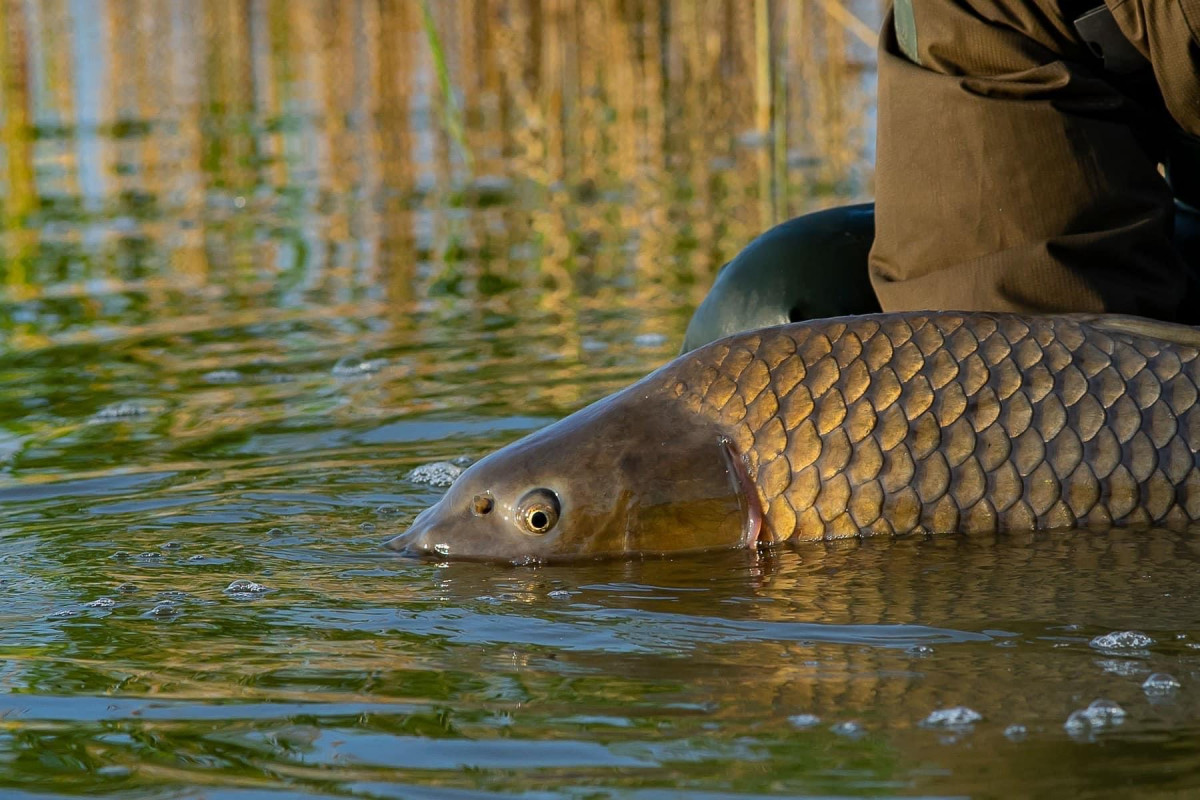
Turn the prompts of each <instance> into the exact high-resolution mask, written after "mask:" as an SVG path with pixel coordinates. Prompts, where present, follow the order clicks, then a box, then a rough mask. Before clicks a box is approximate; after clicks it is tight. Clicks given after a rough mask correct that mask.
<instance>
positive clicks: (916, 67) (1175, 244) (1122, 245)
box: [684, 0, 1200, 351]
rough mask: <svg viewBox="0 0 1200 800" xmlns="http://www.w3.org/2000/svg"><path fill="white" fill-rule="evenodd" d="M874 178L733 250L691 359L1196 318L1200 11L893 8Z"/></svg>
mask: <svg viewBox="0 0 1200 800" xmlns="http://www.w3.org/2000/svg"><path fill="white" fill-rule="evenodd" d="M875 181H876V202H875V204H874V205H873V206H872V205H859V206H851V207H847V208H841V209H833V210H830V211H823V212H818V213H815V214H809V215H806V216H803V217H799V218H797V219H793V220H790V221H788V222H785V223H783V224H782V225H779V226H777V227H776V228H773V229H772V230H770V231H768V232H766V233H765V234H763V235H762V236H760V237H759V238H758V239H756V240H755V241H754V242H752V243H751V244H750V245H749V246H748V247H747V248H746V249H745V250H744V251H742V252H741V253H740V254H738V256H736V257H735V258H734V259H733V260H732V261H731V262H730V263H729V264H728V265H726V267H725V268H724V269H723V270H722V271H721V273H720V274H719V275H718V277H717V280H716V282H715V284H714V286H713V289H712V291H711V292H710V294H709V295H708V296H707V297H706V298H705V300H704V302H703V303H702V304H701V306H700V307H699V308H698V309H697V311H696V314H695V315H694V317H693V318H692V321H691V323H690V324H689V326H688V330H687V334H686V336H685V341H684V350H685V351H687V350H690V349H693V348H695V347H698V346H700V345H702V344H705V343H707V342H709V341H712V340H714V339H717V338H720V337H722V336H726V335H728V334H731V333H734V332H737V331H741V330H748V329H752V328H758V327H764V326H766V325H776V324H781V323H784V322H788V321H796V320H801V319H812V318H818V317H828V316H838V315H842V314H859V313H869V312H873V311H880V310H883V311H911V310H924V309H945V310H957V311H1018V312H1029V313H1047V314H1054V313H1067V312H1109V313H1123V314H1135V315H1140V316H1146V317H1151V318H1155V319H1160V320H1166V321H1172V322H1183V323H1189V324H1200V277H1198V276H1200V0H1109V2H1108V3H1107V4H1104V5H1098V4H1096V2H1095V0H1084V2H1070V1H1066V0H1059V1H1057V2H1056V1H1055V0H1030V1H1029V2H1018V1H1016V0H1009V1H1006V0H962V1H961V2H947V0H896V2H895V4H894V6H893V7H892V8H891V10H890V11H889V12H888V14H887V16H886V18H885V20H884V24H883V29H882V32H881V36H880V45H879V115H878V145H877V162H876V178H875Z"/></svg>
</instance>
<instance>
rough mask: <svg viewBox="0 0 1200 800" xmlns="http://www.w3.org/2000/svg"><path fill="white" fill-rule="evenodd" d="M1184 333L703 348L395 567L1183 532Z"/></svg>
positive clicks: (1160, 329) (979, 318) (963, 334)
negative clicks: (420, 556)
mask: <svg viewBox="0 0 1200 800" xmlns="http://www.w3.org/2000/svg"><path fill="white" fill-rule="evenodd" d="M1197 387H1200V330H1197V329H1193V328H1189V327H1185V326H1180V325H1172V324H1168V323H1160V322H1153V321H1150V320H1144V319H1139V318H1136V317H1121V316H1108V315H1097V316H1089V315H1066V316H1021V315H1015V314H991V313H941V312H938V313H899V314H874V315H864V316H858V317H845V318H840V319H830V320H816V321H810V322H802V323H796V324H792V325H784V326H780V327H776V328H766V329H763V330H759V331H753V332H750V333H745V334H739V335H736V336H732V337H729V338H726V339H722V340H720V341H718V342H714V343H713V344H710V345H708V346H706V347H704V348H701V349H699V350H697V351H694V352H692V353H688V354H685V355H683V356H680V357H679V358H677V359H676V360H674V361H672V362H671V363H669V364H667V365H666V366H664V367H662V368H661V369H659V370H657V371H656V372H654V373H652V374H651V375H649V376H647V377H646V378H644V379H642V380H641V381H639V382H637V383H635V384H634V385H632V386H630V387H629V388H627V389H625V390H623V391H621V392H618V393H617V394H614V395H612V396H610V397H608V398H605V399H604V400H601V401H599V402H598V403H596V404H594V405H592V406H589V407H588V408H586V409H584V410H582V411H580V412H578V413H576V414H574V415H572V416H570V417H567V418H566V419H564V420H561V421H560V422H558V423H556V424H554V425H552V426H550V427H548V428H545V429H543V430H541V431H538V432H537V433H534V434H532V435H531V436H528V437H526V438H524V439H522V440H520V441H518V442H515V443H514V444H512V445H509V446H508V447H506V448H503V449H501V450H500V451H498V452H496V453H494V454H492V455H491V456H489V457H487V458H485V459H483V460H482V461H480V462H479V463H477V464H475V465H474V466H472V467H471V468H470V469H468V470H467V471H466V472H465V473H464V474H463V475H462V476H461V477H460V478H459V479H458V481H456V482H455V484H454V485H453V486H452V487H451V488H450V490H449V491H448V492H447V494H446V495H445V497H443V498H442V500H440V501H439V502H438V503H437V504H436V505H435V506H433V507H432V508H430V509H428V510H427V511H425V512H424V513H422V514H421V515H420V516H419V517H418V518H417V520H416V521H415V522H414V524H413V526H412V528H411V529H410V530H409V531H408V532H406V533H404V534H401V535H400V536H398V537H396V538H395V539H393V540H392V541H391V542H389V543H388V545H389V547H392V548H393V549H398V550H404V551H406V552H409V553H437V554H440V555H443V556H448V557H456V556H457V557H467V558H470V557H474V558H488V559H501V560H512V561H521V560H548V559H562V558H570V557H588V556H601V555H617V554H633V553H643V554H645V553H669V552H677V551H686V550H701V549H713V548H720V547H748V546H755V545H757V544H762V543H777V542H782V541H788V540H822V539H835V538H844V537H854V536H868V535H905V534H912V533H948V532H964V533H996V532H1003V531H1018V530H1020V531H1029V530H1052V529H1069V528H1077V527H1088V528H1108V527H1149V526H1162V527H1170V528H1183V527H1186V526H1188V525H1189V524H1190V523H1193V522H1196V521H1198V520H1200V459H1198V457H1197V453H1198V452H1200V407H1198V406H1197V402H1196V401H1197V396H1198V390H1197Z"/></svg>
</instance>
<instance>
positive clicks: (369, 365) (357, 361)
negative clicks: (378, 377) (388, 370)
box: [333, 356, 387, 378]
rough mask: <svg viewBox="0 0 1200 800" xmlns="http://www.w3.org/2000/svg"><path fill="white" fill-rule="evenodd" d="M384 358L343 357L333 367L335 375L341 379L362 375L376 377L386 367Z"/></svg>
mask: <svg viewBox="0 0 1200 800" xmlns="http://www.w3.org/2000/svg"><path fill="white" fill-rule="evenodd" d="M386 364H387V361H386V360H385V359H382V358H372V359H368V358H359V357H358V356H343V357H342V358H339V359H338V361H337V363H336V364H334V365H333V374H334V375H336V376H337V377H339V378H354V377H358V376H360V375H374V374H375V373H376V372H379V370H381V369H383V368H384V366H386Z"/></svg>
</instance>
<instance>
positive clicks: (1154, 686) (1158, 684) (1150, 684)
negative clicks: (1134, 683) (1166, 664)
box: [1142, 672, 1183, 697]
mask: <svg viewBox="0 0 1200 800" xmlns="http://www.w3.org/2000/svg"><path fill="white" fill-rule="evenodd" d="M1182 686H1183V684H1182V683H1180V682H1179V680H1178V679H1177V678H1176V677H1175V676H1174V675H1168V674H1167V673H1165V672H1156V673H1154V674H1153V675H1151V676H1150V677H1149V678H1146V680H1145V681H1144V682H1143V683H1142V691H1143V692H1145V693H1146V694H1148V695H1153V696H1158V697H1161V696H1163V695H1168V694H1174V693H1175V692H1176V691H1178V690H1179V688H1180V687H1182Z"/></svg>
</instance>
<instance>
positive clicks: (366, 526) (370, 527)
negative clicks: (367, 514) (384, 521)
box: [358, 522, 375, 533]
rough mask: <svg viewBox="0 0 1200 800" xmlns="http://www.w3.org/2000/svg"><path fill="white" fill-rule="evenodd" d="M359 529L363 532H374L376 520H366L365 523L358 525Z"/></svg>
mask: <svg viewBox="0 0 1200 800" xmlns="http://www.w3.org/2000/svg"><path fill="white" fill-rule="evenodd" d="M358 529H359V530H360V531H362V532H363V533H373V532H374V531H375V523H374V522H364V523H363V524H361V525H359V526H358Z"/></svg>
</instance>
